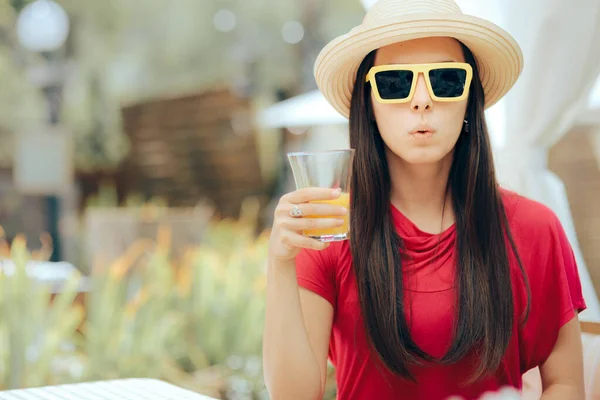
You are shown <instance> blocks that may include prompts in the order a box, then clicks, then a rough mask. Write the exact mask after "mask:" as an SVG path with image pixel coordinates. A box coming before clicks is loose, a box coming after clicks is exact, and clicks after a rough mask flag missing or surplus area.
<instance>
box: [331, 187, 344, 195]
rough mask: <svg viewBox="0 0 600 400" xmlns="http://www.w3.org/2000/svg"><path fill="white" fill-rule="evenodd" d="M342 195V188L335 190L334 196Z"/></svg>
mask: <svg viewBox="0 0 600 400" xmlns="http://www.w3.org/2000/svg"><path fill="white" fill-rule="evenodd" d="M340 193H342V189H341V188H336V189H333V196H339V194H340Z"/></svg>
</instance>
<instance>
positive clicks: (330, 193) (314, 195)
mask: <svg viewBox="0 0 600 400" xmlns="http://www.w3.org/2000/svg"><path fill="white" fill-rule="evenodd" d="M340 194H341V191H340V190H339V189H330V188H320V187H309V188H303V189H298V190H296V191H293V192H291V193H288V194H285V195H283V197H282V198H281V200H282V201H283V202H285V203H292V204H300V203H308V202H309V201H315V200H330V199H337V198H338V197H340Z"/></svg>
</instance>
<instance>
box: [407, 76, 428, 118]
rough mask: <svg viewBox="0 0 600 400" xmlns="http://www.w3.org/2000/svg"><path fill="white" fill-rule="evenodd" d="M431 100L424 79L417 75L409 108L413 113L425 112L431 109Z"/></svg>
mask: <svg viewBox="0 0 600 400" xmlns="http://www.w3.org/2000/svg"><path fill="white" fill-rule="evenodd" d="M432 105H433V100H432V99H431V96H430V95H429V90H427V84H426V83H425V77H424V76H423V75H422V74H419V76H418V77H417V87H416V88H415V94H414V96H413V98H412V100H411V104H410V106H411V108H412V109H413V110H414V111H426V110H429V109H431V107H432Z"/></svg>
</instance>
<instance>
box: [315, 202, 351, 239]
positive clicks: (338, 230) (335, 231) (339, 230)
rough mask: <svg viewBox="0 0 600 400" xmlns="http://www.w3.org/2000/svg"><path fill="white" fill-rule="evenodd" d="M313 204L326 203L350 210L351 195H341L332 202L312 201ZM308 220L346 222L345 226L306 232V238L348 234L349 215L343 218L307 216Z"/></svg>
mask: <svg viewBox="0 0 600 400" xmlns="http://www.w3.org/2000/svg"><path fill="white" fill-rule="evenodd" d="M311 203H325V204H333V205H336V206H342V207H346V208H347V209H349V206H350V195H349V194H348V193H341V194H340V197H338V198H337V199H332V200H317V201H311ZM306 217H307V218H342V219H343V220H344V224H343V225H341V226H338V227H335V228H328V229H311V230H306V231H304V234H305V235H306V236H330V235H344V234H347V233H348V230H349V229H348V219H349V218H348V217H349V214H346V215H345V216H343V217H340V216H325V215H324V216H316V215H312V216H311V215H307V216H306Z"/></svg>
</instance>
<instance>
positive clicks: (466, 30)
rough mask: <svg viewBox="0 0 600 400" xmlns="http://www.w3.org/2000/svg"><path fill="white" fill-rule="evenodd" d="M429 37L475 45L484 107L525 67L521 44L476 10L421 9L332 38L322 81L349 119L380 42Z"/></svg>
mask: <svg viewBox="0 0 600 400" xmlns="http://www.w3.org/2000/svg"><path fill="white" fill-rule="evenodd" d="M426 37H452V38H455V39H457V40H459V41H460V42H462V43H463V44H464V45H465V46H467V47H468V48H469V49H470V50H471V52H472V53H473V55H474V57H475V60H476V63H477V68H478V71H479V77H480V79H481V83H482V86H483V90H484V94H485V108H488V107H491V106H492V105H494V104H496V103H497V102H498V101H499V100H500V99H501V98H502V97H503V96H504V95H505V94H506V93H507V92H508V91H509V90H510V89H511V88H512V86H513V85H514V84H515V82H516V81H517V79H518V77H519V75H520V73H521V71H522V69H523V54H522V52H521V48H520V47H519V45H518V43H517V42H516V41H515V40H514V39H513V37H512V36H511V35H510V34H508V33H507V32H506V31H504V30H503V29H502V28H500V27H498V26H497V25H495V24H493V23H491V22H489V21H487V20H484V19H481V18H478V17H474V16H471V15H451V16H445V15H444V14H440V13H417V14H409V15H407V16H406V17H405V18H402V19H398V18H395V19H394V20H393V21H390V22H389V23H386V24H379V25H378V26H376V27H369V26H365V25H359V26H358V27H356V28H354V29H352V30H351V31H350V32H349V33H348V34H345V35H342V36H339V37H337V38H336V39H334V40H332V41H331V42H330V43H329V44H328V45H327V46H325V47H324V48H323V50H322V51H321V52H320V53H319V56H318V57H317V60H316V61H315V69H314V73H315V79H316V81H317V86H318V87H319V89H320V90H321V92H322V93H323V96H324V97H325V98H326V99H327V100H328V101H329V103H330V104H331V105H332V106H333V107H334V108H335V109H336V110H337V111H338V112H339V113H340V114H342V115H343V116H344V117H346V118H348V117H349V115H350V101H351V98H352V90H353V88H354V82H355V80H356V72H357V70H358V67H359V66H360V64H361V62H362V60H363V59H364V58H365V57H366V56H367V55H368V54H369V53H370V52H371V51H373V50H376V49H378V48H380V47H384V46H387V45H390V44H393V43H397V42H404V41H408V40H413V39H420V38H426Z"/></svg>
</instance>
